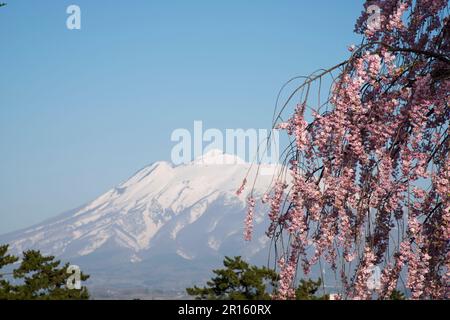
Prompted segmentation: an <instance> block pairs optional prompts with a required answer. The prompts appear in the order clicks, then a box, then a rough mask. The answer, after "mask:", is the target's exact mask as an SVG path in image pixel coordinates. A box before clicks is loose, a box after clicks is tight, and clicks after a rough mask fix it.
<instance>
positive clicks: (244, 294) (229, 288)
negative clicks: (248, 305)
mask: <svg viewBox="0 0 450 320" xmlns="http://www.w3.org/2000/svg"><path fill="white" fill-rule="evenodd" d="M223 265H224V266H225V268H224V269H218V270H213V272H214V274H216V277H214V278H212V279H211V280H210V281H208V282H207V283H206V284H207V286H206V287H204V288H199V287H197V286H194V287H193V288H187V289H186V291H187V293H188V294H189V295H191V296H196V299H207V300H269V299H270V294H269V293H268V292H267V290H266V286H267V284H270V285H271V286H274V285H275V283H276V281H277V278H278V275H277V274H276V272H275V271H273V270H270V269H268V268H265V267H262V268H259V267H256V266H250V265H249V264H248V263H247V262H245V261H243V260H242V259H241V257H239V256H238V257H234V258H230V257H225V260H224V261H223Z"/></svg>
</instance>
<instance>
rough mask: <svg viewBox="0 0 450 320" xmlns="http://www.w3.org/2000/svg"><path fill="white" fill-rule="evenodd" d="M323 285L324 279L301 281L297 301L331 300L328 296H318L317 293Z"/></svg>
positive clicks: (296, 293)
mask: <svg viewBox="0 0 450 320" xmlns="http://www.w3.org/2000/svg"><path fill="white" fill-rule="evenodd" d="M321 285H322V279H320V278H319V279H317V281H314V280H304V279H301V280H300V284H299V286H298V287H297V289H296V290H295V298H296V299H297V300H329V296H328V295H323V296H316V293H317V291H318V290H319V288H320V286H321Z"/></svg>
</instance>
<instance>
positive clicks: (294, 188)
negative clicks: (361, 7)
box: [239, 0, 450, 299]
mask: <svg viewBox="0 0 450 320" xmlns="http://www.w3.org/2000/svg"><path fill="white" fill-rule="evenodd" d="M373 6H376V7H377V8H379V11H378V12H379V16H378V17H377V19H378V21H376V23H368V21H370V14H371V13H370V10H368V11H369V12H366V10H365V11H364V12H363V14H362V16H361V17H360V18H359V20H358V21H357V24H356V31H357V32H359V33H361V34H363V35H364V37H363V41H362V43H361V44H360V45H359V46H352V47H350V48H349V51H350V52H351V53H350V58H349V59H348V60H347V61H344V62H342V63H340V64H338V65H336V66H335V67H333V68H330V69H328V70H321V71H318V72H316V73H314V74H313V75H311V76H309V77H305V78H303V80H302V81H303V82H302V83H301V84H300V85H298V86H297V87H296V89H295V90H294V92H293V93H292V94H291V95H289V97H288V98H287V99H286V102H285V103H284V104H283V105H282V106H281V108H278V109H277V111H276V113H275V117H274V127H275V128H277V129H279V130H281V131H283V132H286V133H287V137H288V138H289V142H290V143H288V145H287V147H286V149H285V151H284V153H283V154H282V161H283V164H284V166H283V167H282V168H283V169H282V170H281V172H280V174H279V175H277V176H276V178H274V181H273V185H272V186H271V189H270V191H269V192H268V193H267V194H266V195H264V196H263V197H262V199H261V200H262V201H263V202H265V203H267V206H268V208H269V209H268V211H269V212H268V217H269V219H270V227H269V229H268V230H267V235H268V236H269V237H271V238H272V240H273V241H272V243H273V244H274V247H275V248H276V249H277V250H276V255H275V260H276V263H277V265H278V267H279V269H280V282H279V286H278V289H277V293H276V296H275V298H280V299H289V298H293V297H294V284H295V280H296V277H297V273H298V272H302V273H304V274H305V275H307V274H308V273H309V272H310V270H311V268H312V267H313V266H317V265H320V266H321V267H320V270H322V264H327V265H328V266H329V267H330V268H331V269H332V270H333V271H334V273H335V274H336V278H337V279H338V283H339V288H340V291H341V293H340V296H341V297H342V298H344V299H373V298H378V299H389V297H390V295H391V293H392V292H393V290H394V289H396V288H401V289H408V292H410V297H411V298H412V299H446V298H448V296H449V281H450V253H449V247H450V202H449V193H450V185H449V184H450V172H449V170H450V160H449V149H450V148H449V146H450V139H449V119H450V109H449V100H450V94H449V92H450V41H449V40H450V19H449V4H448V1H447V0H414V1H412V0H406V1H397V0H378V1H367V2H366V4H365V9H367V8H370V7H373ZM328 76H329V77H332V86H331V89H330V90H329V96H328V97H326V101H324V102H323V101H321V99H322V100H323V90H322V92H321V91H320V90H321V87H322V86H323V85H322V83H323V82H322V81H324V79H325V77H328ZM298 79H300V78H296V79H293V81H294V80H298ZM324 82H325V81H324ZM293 104H294V105H295V108H292V107H291V106H292V105H293ZM286 112H288V113H290V114H289V116H288V118H287V119H286V120H284V119H285V114H286ZM245 181H246V180H245ZM242 189H243V187H241V189H240V190H239V191H242ZM254 197H256V195H253V193H252V192H251V193H250V196H249V199H248V204H249V216H248V217H247V219H246V239H247V240H250V239H251V230H252V229H251V228H252V220H253V212H254V210H255V209H254V207H255V199H254ZM256 200H258V199H256ZM374 267H378V268H380V269H381V276H380V285H379V286H378V287H376V288H372V287H370V286H369V281H368V280H369V278H370V277H371V275H372V273H373V268H374Z"/></svg>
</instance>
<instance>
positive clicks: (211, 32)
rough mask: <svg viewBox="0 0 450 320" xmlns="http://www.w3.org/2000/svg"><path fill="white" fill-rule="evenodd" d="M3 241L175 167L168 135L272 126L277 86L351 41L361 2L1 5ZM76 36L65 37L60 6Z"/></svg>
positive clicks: (58, 0)
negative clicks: (74, 15)
mask: <svg viewBox="0 0 450 320" xmlns="http://www.w3.org/2000/svg"><path fill="white" fill-rule="evenodd" d="M3 2H8V6H7V7H4V8H1V9H0V42H1V44H0V233H4V232H9V231H13V230H15V229H18V228H23V227H27V226H30V225H31V224H34V223H37V222H40V221H41V220H43V219H46V218H49V217H52V216H55V215H57V214H59V213H61V212H63V211H66V210H68V209H72V208H74V207H78V206H79V205H82V204H84V203H86V202H88V201H89V200H92V199H94V198H95V197H97V196H98V195H100V194H102V193H103V192H105V191H107V190H108V189H109V188H111V187H113V186H115V185H117V184H118V183H120V182H121V181H123V180H124V179H126V178H127V177H129V176H130V175H132V174H133V173H134V172H135V171H137V170H138V169H140V168H141V167H143V166H145V165H147V164H149V163H151V162H153V161H156V160H169V159H170V150H171V148H172V147H173V145H174V144H173V143H172V142H171V141H170V134H171V132H172V131H173V130H174V129H176V128H188V129H189V128H192V126H193V121H194V120H203V122H204V125H205V127H206V128H219V129H224V128H267V127H270V122H271V115H272V111H273V106H274V101H275V97H276V94H277V91H278V89H279V88H280V86H281V85H282V84H283V82H284V81H286V80H287V79H289V78H290V77H292V76H294V75H299V74H308V73H310V72H312V71H314V70H316V69H317V68H320V67H327V66H332V65H334V64H335V63H337V62H340V61H341V60H343V59H345V58H346V57H347V56H348V52H347V49H346V48H347V46H348V45H349V44H351V43H355V42H358V39H359V37H358V36H356V35H355V34H353V27H354V21H355V20H356V18H357V17H358V16H359V14H360V12H361V10H362V3H363V1H362V0H352V1H330V0H314V1H309V0H304V1H300V0H283V1H280V0H272V1H265V0H258V1H250V0H227V1H212V0H209V1H199V0H192V1H186V0H179V1H172V0H169V1H167V0H164V1H163V0H159V1H152V0H146V1H144V0H134V1H92V0H72V1H63V0H53V1H50V0H40V1H29V0H28V1H26V0H22V1H20V0H3ZM70 4H77V5H79V6H80V7H81V10H82V29H81V30H79V31H76V30H74V31H70V30H67V28H66V18H67V14H66V8H67V6H68V5H70Z"/></svg>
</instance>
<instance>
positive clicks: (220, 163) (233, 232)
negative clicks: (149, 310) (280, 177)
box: [0, 150, 279, 289]
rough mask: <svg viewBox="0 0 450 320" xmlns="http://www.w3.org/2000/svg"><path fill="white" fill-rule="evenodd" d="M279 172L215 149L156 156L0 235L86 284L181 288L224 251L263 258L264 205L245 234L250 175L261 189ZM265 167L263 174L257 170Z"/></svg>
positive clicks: (17, 248)
mask: <svg viewBox="0 0 450 320" xmlns="http://www.w3.org/2000/svg"><path fill="white" fill-rule="evenodd" d="M278 170H279V168H278V167H276V166H273V165H264V166H263V167H262V168H260V170H259V171H257V167H256V166H255V165H253V166H252V165H251V164H249V163H246V162H244V161H243V160H241V159H239V158H237V157H235V156H232V155H227V154H223V153H222V152H221V151H218V150H213V151H210V152H208V153H207V154H205V155H204V156H202V157H200V158H197V159H195V160H194V161H192V162H191V163H189V164H185V165H179V166H173V165H172V164H170V163H168V162H156V163H154V164H152V165H150V166H148V167H145V168H143V169H142V170H140V171H138V172H137V173H136V174H135V175H134V176H132V177H131V178H130V179H128V180H127V181H125V182H124V183H122V184H120V185H118V186H117V187H115V188H113V189H111V190H109V191H108V192H106V193H105V194H103V195H101V196H100V197H98V198H97V199H95V200H94V201H92V202H90V203H88V204H87V205H84V206H82V207H80V208H78V209H75V210H72V211H69V212H66V213H64V214H62V215H59V216H57V217H55V218H53V219H51V220H48V221H45V222H43V223H41V224H39V225H36V226H33V227H30V228H28V229H25V230H21V231H18V232H14V233H11V234H7V235H4V236H0V243H9V244H10V248H11V250H12V251H13V252H15V253H19V252H22V251H24V250H27V249H31V248H32V249H40V250H41V251H42V252H43V253H45V254H52V255H55V256H56V257H57V258H58V259H62V260H64V261H66V260H67V261H70V262H72V263H76V264H78V265H79V266H80V267H81V268H82V270H85V271H86V272H87V273H88V274H90V275H91V280H90V281H91V284H92V285H103V286H119V285H123V286H130V287H132V286H139V287H153V288H155V287H156V288H161V289H165V288H171V289H173V288H174V287H180V288H182V287H185V286H186V285H191V284H193V283H198V282H200V281H203V280H204V279H206V278H207V277H209V276H210V273H209V272H210V270H211V269H210V268H211V267H212V266H214V267H217V266H219V265H220V264H221V261H222V259H223V256H224V255H231V256H234V255H243V256H245V257H247V258H249V259H251V260H254V261H262V262H263V261H266V258H267V254H268V251H267V250H266V249H267V245H268V239H267V238H266V237H265V235H264V231H265V228H266V227H267V226H266V224H265V223H264V222H265V219H264V210H262V208H261V207H259V206H258V205H257V207H256V217H255V224H256V226H255V237H254V240H253V241H252V242H249V243H248V242H245V241H244V240H243V226H244V223H243V221H244V218H245V212H246V209H245V207H246V203H245V200H246V196H247V193H248V192H249V191H250V189H251V184H252V183H249V184H250V186H249V187H247V188H246V189H245V190H244V192H243V193H242V194H241V195H240V196H239V197H238V196H237V195H236V190H237V189H238V188H239V186H240V184H241V183H242V180H243V178H244V177H245V176H246V175H247V173H249V174H248V177H247V179H248V181H249V182H253V180H254V178H255V176H256V174H258V179H257V183H256V184H255V186H254V193H256V194H262V193H264V192H266V191H267V189H268V187H269V186H270V184H271V182H272V179H273V174H275V173H276V172H277V171H278ZM261 173H263V174H261Z"/></svg>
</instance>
